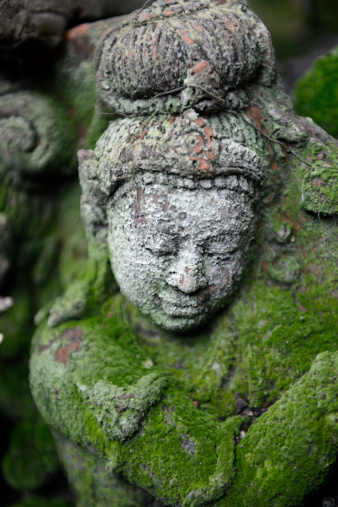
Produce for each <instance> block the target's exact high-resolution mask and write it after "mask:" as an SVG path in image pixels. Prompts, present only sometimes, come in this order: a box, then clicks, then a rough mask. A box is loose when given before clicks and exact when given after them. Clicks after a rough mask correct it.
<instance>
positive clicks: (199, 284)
mask: <svg viewBox="0 0 338 507" xmlns="http://www.w3.org/2000/svg"><path fill="white" fill-rule="evenodd" d="M167 283H168V284H169V285H170V286H171V287H175V288H177V289H179V290H180V291H182V292H185V293H186V294H191V293H193V292H196V291H198V290H199V289H203V288H204V287H205V286H206V285H207V280H206V278H205V276H204V273H203V268H202V260H201V259H200V257H199V256H198V254H197V252H193V253H191V252H189V251H187V250H186V251H183V252H182V251H181V252H180V253H179V255H178V257H177V258H176V259H175V260H174V261H173V262H172V264H171V266H170V270H169V274H168V277H167Z"/></svg>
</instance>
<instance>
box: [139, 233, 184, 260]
mask: <svg viewBox="0 0 338 507" xmlns="http://www.w3.org/2000/svg"><path fill="white" fill-rule="evenodd" d="M142 246H143V247H144V248H145V249H146V250H148V251H149V252H151V253H152V254H154V255H157V256H159V257H160V256H176V255H177V249H178V245H177V242H175V241H173V239H172V238H169V237H160V238H158V237H156V238H149V239H148V240H147V241H145V242H144V243H143V245H142Z"/></svg>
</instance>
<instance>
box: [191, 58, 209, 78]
mask: <svg viewBox="0 0 338 507" xmlns="http://www.w3.org/2000/svg"><path fill="white" fill-rule="evenodd" d="M212 69H213V68H212V66H211V65H210V63H208V62H206V61H203V60H202V61H201V62H199V63H198V64H197V65H195V67H193V68H192V72H193V73H195V74H196V76H199V75H200V74H203V72H206V71H207V72H211V71H212Z"/></svg>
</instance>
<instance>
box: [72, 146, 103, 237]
mask: <svg viewBox="0 0 338 507" xmlns="http://www.w3.org/2000/svg"><path fill="white" fill-rule="evenodd" d="M78 159H79V177H80V184H81V188H82V196H81V215H82V220H83V222H84V225H85V229H86V232H87V235H88V236H89V238H90V239H94V240H96V241H99V242H100V243H103V242H105V241H106V236H107V215H106V201H107V196H106V195H105V194H103V192H102V191H101V189H100V179H99V175H98V169H99V161H98V158H97V156H96V154H95V152H94V151H92V150H80V151H79V152H78Z"/></svg>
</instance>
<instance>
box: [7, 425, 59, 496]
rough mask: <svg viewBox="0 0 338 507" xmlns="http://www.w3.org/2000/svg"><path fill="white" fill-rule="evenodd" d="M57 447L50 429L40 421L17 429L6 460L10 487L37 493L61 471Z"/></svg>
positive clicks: (11, 439) (12, 435) (13, 434)
mask: <svg viewBox="0 0 338 507" xmlns="http://www.w3.org/2000/svg"><path fill="white" fill-rule="evenodd" d="M58 468H59V464H58V459H57V454H56V449H55V444H54V440H53V437H52V435H51V432H50V430H49V428H48V427H47V425H46V424H45V423H44V422H43V421H42V420H41V419H38V420H37V421H36V422H32V423H30V422H24V423H21V424H19V425H18V426H16V428H15V429H14V430H13V431H12V433H11V436H10V443H9V451H8V453H7V454H6V455H5V457H4V458H3V460H2V470H3V474H4V477H5V479H6V481H7V482H8V484H10V485H11V486H12V487H13V488H15V489H18V490H26V489H30V490H34V489H36V488H38V487H40V486H42V485H44V484H45V483H46V479H47V478H48V477H49V476H50V475H51V474H53V473H54V472H56V470H58Z"/></svg>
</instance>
